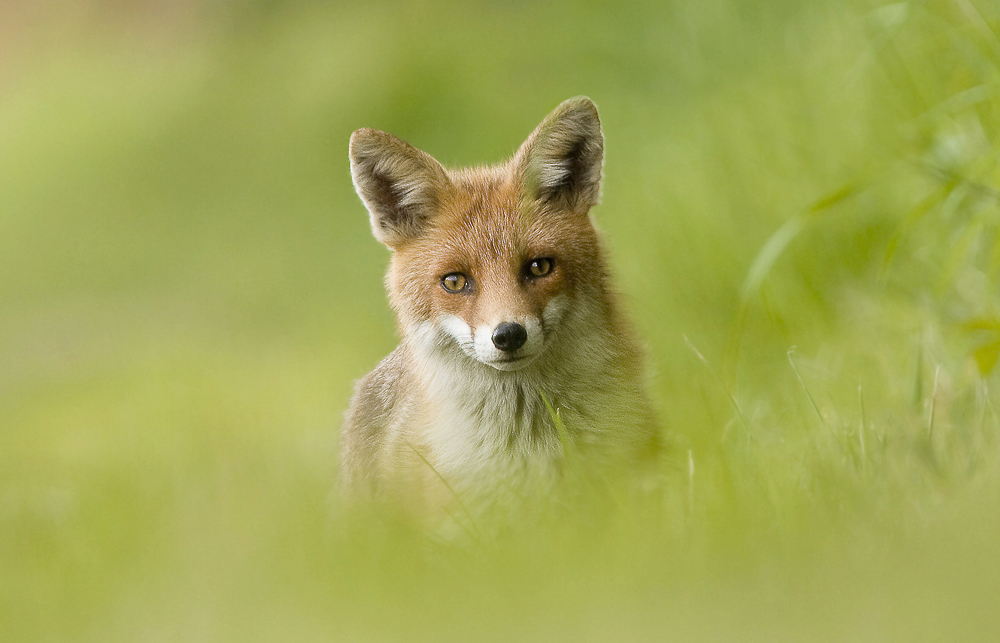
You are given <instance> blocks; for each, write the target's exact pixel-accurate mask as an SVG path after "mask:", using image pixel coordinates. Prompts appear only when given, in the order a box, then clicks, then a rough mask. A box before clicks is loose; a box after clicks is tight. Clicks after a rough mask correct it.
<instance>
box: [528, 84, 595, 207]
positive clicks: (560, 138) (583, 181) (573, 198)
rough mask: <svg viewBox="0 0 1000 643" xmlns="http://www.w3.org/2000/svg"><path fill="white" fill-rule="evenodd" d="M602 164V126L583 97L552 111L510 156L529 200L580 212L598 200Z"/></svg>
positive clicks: (591, 105)
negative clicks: (558, 205) (560, 204)
mask: <svg viewBox="0 0 1000 643" xmlns="http://www.w3.org/2000/svg"><path fill="white" fill-rule="evenodd" d="M603 162H604V135H603V134H602V133H601V121H600V118H599V117H598V115H597V106H596V105H594V103H593V101H591V100H590V99H589V98H587V97H586V96H578V97H576V98H571V99H569V100H567V101H565V102H563V103H562V104H560V105H559V106H558V107H556V108H555V109H554V110H553V111H552V113H550V114H549V115H548V116H546V117H545V120H543V121H542V122H541V124H540V125H539V126H538V127H537V128H536V129H535V131H534V132H532V133H531V136H529V137H528V140H526V141H525V142H524V144H523V145H522V146H521V148H520V149H519V150H518V151H517V154H516V155H515V156H514V163H515V165H516V167H517V168H518V169H519V171H520V172H521V173H522V179H523V181H524V185H525V189H526V191H527V193H528V194H527V196H528V197H529V198H532V199H535V200H538V201H543V202H557V201H558V202H561V203H562V204H563V205H564V206H566V207H569V208H570V209H572V210H575V211H584V212H586V211H587V210H589V209H590V207H591V206H593V205H596V204H597V203H598V201H599V200H600V194H601V168H602V166H603Z"/></svg>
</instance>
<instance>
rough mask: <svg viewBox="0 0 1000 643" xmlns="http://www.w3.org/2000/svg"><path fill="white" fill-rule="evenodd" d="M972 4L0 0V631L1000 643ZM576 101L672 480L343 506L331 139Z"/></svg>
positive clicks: (124, 636)
mask: <svg viewBox="0 0 1000 643" xmlns="http://www.w3.org/2000/svg"><path fill="white" fill-rule="evenodd" d="M998 34H1000V12H998V10H997V8H996V6H995V5H994V4H993V3H990V2H986V1H985V0H954V1H952V0H926V1H924V2H916V1H913V2H900V3H893V4H887V5H879V4H876V3H872V2H863V1H861V0H857V1H853V2H848V3H843V2H812V3H802V2H792V1H790V0H788V1H784V2H782V1H771V2H763V1H761V2H737V1H736V0H710V1H708V2H701V3H683V2H680V1H672V2H660V3H643V2H635V3H617V4H616V5H614V6H605V5H604V4H602V3H596V2H595V3H568V2H555V3H546V4H540V3H537V4H536V3H517V2H515V3H508V4H506V5H487V4H482V3H448V2H435V1H428V2H416V3H393V2H370V3H364V4H348V3H338V4H322V3H308V2H275V1H272V2H249V1H246V2H215V3H213V2H204V3H197V2H185V3H173V4H170V3H157V2H149V3H143V4H141V5H135V6H126V5H121V4H115V3H102V2H89V3H88V2H82V1H81V2H61V3H51V4H48V5H40V4H32V3H28V2H14V3H8V5H7V6H6V8H4V9H2V10H0V42H2V44H0V63H2V64H0V69H2V71H0V638H3V639H4V640H10V641H22V640H23V641H35V640H39V641H43V640H51V641H63V640H73V641H89V640H93V641H98V640H99V641H109V640H122V641H125V640H127V641H137V640H152V641H155V640H185V641H192V640H195V641H196V640H213V641H214V640H274V639H283V640H361V641H367V640H379V639H383V638H384V639H388V640H394V639H400V638H405V639H421V638H425V639H430V640H469V639H484V640H508V639H513V638H518V639H524V638H530V639H537V640H609V639H616V640H652V639H668V640H669V639H677V640H734V639H738V640H768V641H774V640H803V639H807V640H845V639H850V640H908V641H909V640H931V639H933V640H941V639H949V640H984V641H985V640H995V639H996V636H997V634H998V631H1000V622H998V620H997V618H996V616H995V615H994V614H993V612H994V611H995V610H994V609H993V606H994V605H995V603H996V601H997V599H998V598H1000V592H998V590H1000V587H998V581H997V578H1000V573H998V572H1000V546H998V545H997V544H996V538H995V534H996V533H997V528H998V526H1000V525H998V524H997V523H998V512H997V507H998V506H1000V505H998V500H1000V498H998V495H1000V458H998V455H1000V453H998V448H1000V442H998V439H997V437H998V435H997V434H998V427H1000V417H998V415H997V406H998V405H997V402H995V401H994V399H993V398H994V397H995V392H994V391H995V389H996V377H997V375H996V372H995V368H994V367H995V362H996V355H997V353H998V352H1000V332H998V330H997V329H998V328H1000V301H998V294H1000V291H998V285H1000V284H998V281H1000V279H998V278H1000V274H998V273H1000V250H998V248H1000V244H998V234H1000V225H998V224H1000V220H998V214H1000V208H998V197H1000V171H998V153H1000V143H998V140H1000V109H998V108H1000V35H998ZM578 94H587V95H589V96H591V97H592V98H593V99H594V100H595V101H596V102H597V103H598V105H599V106H600V108H601V113H602V118H603V121H604V127H605V134H606V136H607V165H606V171H605V186H604V203H603V205H602V206H600V207H599V208H598V209H597V210H596V212H595V215H596V217H597V219H598V221H599V223H600V225H601V227H602V228H603V229H604V230H605V231H606V233H607V237H608V246H609V252H610V254H611V260H612V263H613V265H614V267H615V271H616V274H617V277H618V283H619V286H620V288H621V290H622V291H623V292H624V293H625V296H626V303H627V305H628V307H629V309H630V310H631V311H632V312H633V314H634V316H635V318H636V321H637V323H638V324H639V326H640V328H641V330H642V331H643V335H644V337H645V338H646V340H647V341H648V344H649V348H650V358H651V362H652V366H653V367H654V370H655V394H656V398H657V403H658V405H659V406H660V407H661V409H662V414H663V416H664V425H665V431H666V434H667V436H668V439H669V440H670V441H671V444H672V449H673V457H672V459H671V464H670V467H669V470H667V471H665V475H666V477H667V478H668V483H669V484H668V485H667V489H666V490H665V491H664V493H663V495H662V497H658V498H657V499H656V502H655V504H654V506H649V505H638V506H632V505H625V506H620V507H606V506H604V505H596V506H593V507H589V508H588V507H585V508H580V511H579V513H578V514H577V515H574V516H571V517H569V518H566V519H564V520H562V521H551V522H547V523H544V524H540V525H535V524H530V525H524V526H523V527H522V528H521V529H518V530H517V531H516V532H515V533H512V534H510V535H509V536H508V537H507V538H505V539H502V540H501V541H500V542H498V543H493V544H490V545H442V544H441V543H438V542H437V541H435V540H434V539H433V538H430V537H428V536H426V535H424V534H421V533H419V532H418V531H416V530H414V528H413V527H412V526H408V525H406V524H398V525H382V526H380V527H379V528H372V529H368V530H361V532H360V533H354V532H351V531H346V532H345V531H344V530H343V526H342V524H341V521H340V519H339V518H338V514H337V512H336V510H335V506H334V504H331V501H330V498H329V496H330V491H331V489H332V485H333V481H334V479H335V477H336V452H337V445H336V442H337V429H338V426H339V422H340V416H341V414H342V412H343V409H344V408H345V406H346V403H347V400H348V398H349V393H350V388H351V383H352V381H353V380H354V379H356V378H357V377H359V376H361V375H363V374H364V373H365V372H367V370H368V369H370V368H371V367H372V366H373V365H374V364H375V363H376V362H377V361H378V359H380V358H381V357H382V356H383V355H385V354H386V353H387V352H388V351H389V350H391V348H392V346H393V345H394V342H395V339H394V336H393V319H392V315H391V313H390V311H389V309H388V306H387V305H386V303H385V297H384V292H383V289H382V285H381V279H382V272H383V270H384V267H385V262H386V253H385V252H384V251H383V250H382V249H381V248H380V247H379V246H378V244H377V243H376V242H375V241H374V240H373V239H372V238H371V236H370V232H369V230H368V224H367V218H366V215H365V213H364V211H363V209H362V207H361V206H360V204H359V203H358V201H357V199H356V197H355V196H354V195H353V192H352V189H351V185H350V180H349V176H348V171H347V163H346V143H347V139H348V136H349V134H350V132H351V131H352V130H353V129H355V128H357V127H361V126H371V127H378V128H382V129H386V130H389V131H393V132H395V133H396V134H398V135H400V136H403V137H404V138H406V139H407V140H408V141H409V142H411V143H413V144H414V145H417V146H419V147H421V148H423V149H425V150H427V151H429V152H430V153H432V154H434V155H435V156H436V157H437V158H439V159H441V160H442V161H443V162H445V163H448V164H452V165H465V164H471V163H480V162H486V161H490V160H497V159H499V158H502V157H503V156H504V155H506V154H509V153H510V152H512V151H513V150H514V149H515V148H516V146H517V145H518V143H519V142H520V141H521V140H523V138H524V137H525V136H526V135H527V134H528V133H529V132H530V131H531V129H532V128H533V127H534V125H535V124H537V122H538V121H539V120H540V119H541V118H542V116H544V115H545V114H546V113H547V112H548V110H549V109H551V108H552V107H553V106H554V105H556V104H557V103H558V102H559V101H561V100H562V99H564V98H566V97H569V96H573V95H578ZM692 347H693V349H694V350H692ZM696 351H697V352H696ZM699 354H700V355H701V356H703V358H704V359H703V360H702V359H700V358H699ZM736 407H738V409H739V413H741V414H742V415H743V417H744V419H743V420H741V419H740V418H739V413H737V412H736Z"/></svg>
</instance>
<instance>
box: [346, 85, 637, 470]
mask: <svg viewBox="0 0 1000 643" xmlns="http://www.w3.org/2000/svg"><path fill="white" fill-rule="evenodd" d="M603 157H604V138H603V135H602V133H601V127H600V120H599V119H598V115H597V109H596V107H595V106H594V104H593V103H592V102H591V101H590V100H589V99H587V98H576V99H571V100H568V101H566V102H564V103H563V104H561V105H560V106H559V107H557V108H556V109H555V110H554V111H553V112H552V113H551V114H549V116H547V117H546V118H545V120H543V121H542V123H541V124H540V125H539V126H538V127H537V128H536V129H535V131H534V132H533V133H532V134H531V135H530V136H529V137H528V139H527V140H526V141H525V142H524V144H523V145H521V147H520V148H519V149H518V151H517V152H516V153H515V154H514V156H513V158H511V159H510V160H509V161H507V162H506V163H503V164H500V165H497V166H491V167H483V168H474V169H466V170H457V171H448V170H445V169H444V168H443V167H442V166H441V165H440V164H439V163H438V162H437V161H436V160H434V158H432V157H431V156H429V155H428V154H426V153H424V152H422V151H420V150H418V149H416V148H414V147H411V146H410V145H408V144H407V143H405V142H403V141H401V140H400V139H398V138H396V137H394V136H392V135H391V134H387V133H385V132H380V131H377V130H371V129H361V130H358V131H356V132H355V133H354V134H353V136H352V137H351V144H350V160H351V174H352V177H353V180H354V185H355V188H356V190H357V192H358V195H359V196H360V198H361V200H362V201H363V202H364V204H365V206H366V208H367V209H368V212H369V214H370V221H371V227H372V232H373V234H374V235H375V237H376V238H377V239H378V240H379V241H381V242H382V243H383V244H385V245H386V246H388V247H389V249H390V250H392V259H391V262H390V267H389V272H388V275H387V278H386V285H387V288H388V291H389V297H390V301H391V303H392V306H393V308H394V309H395V311H396V313H397V317H398V324H399V331H400V335H401V337H402V341H401V343H400V346H399V348H397V350H396V351H395V352H394V353H393V354H392V355H390V356H389V357H388V358H386V360H385V361H383V362H382V364H380V365H379V367H378V368H377V369H376V370H375V371H373V372H372V373H371V374H369V376H368V377H367V378H365V379H364V380H363V381H362V382H361V383H360V384H359V386H358V389H357V391H356V393H355V397H354V399H353V400H352V404H351V408H350V410H349V411H348V417H347V421H346V422H345V426H344V430H343V432H342V474H343V476H344V478H345V484H347V485H348V486H349V487H350V486H357V482H358V481H359V480H366V481H367V482H368V483H369V484H370V485H372V486H374V487H378V486H379V485H380V483H382V482H385V481H386V480H388V479H393V478H397V479H398V478H400V477H401V476H400V475H399V474H402V473H404V472H405V471H409V473H410V474H412V473H413V471H412V470H413V469H414V465H413V462H414V459H413V457H412V453H409V452H410V451H417V452H419V454H420V457H419V458H418V459H417V460H419V461H418V462H417V464H416V465H415V468H416V469H420V468H421V467H424V465H427V466H426V467H425V468H433V469H434V474H435V475H436V476H438V477H441V476H442V475H452V476H454V477H457V478H462V479H463V480H464V481H465V482H466V486H471V487H476V488H479V489H482V488H488V487H489V486H490V484H489V483H488V482H484V481H483V480H482V477H481V476H479V475H478V474H477V472H479V473H483V472H486V471H491V472H492V473H490V474H489V475H488V476H487V477H489V476H498V475H500V474H498V473H497V472H496V466H500V468H501V469H504V470H506V471H509V470H511V469H512V468H513V469H517V470H521V469H523V468H524V466H526V465H525V463H526V462H529V461H538V460H539V458H540V461H544V462H550V463H552V462H554V461H556V460H558V454H557V453H556V449H557V446H558V444H559V441H558V439H557V436H556V435H555V434H554V429H553V428H552V427H551V426H549V425H548V424H547V423H548V422H549V420H548V419H547V418H548V414H547V412H546V410H545V407H546V405H547V404H548V402H547V401H546V402H545V403H544V404H543V400H551V402H552V404H554V405H556V406H557V407H559V408H564V409H566V410H567V413H568V414H569V415H573V413H575V414H576V415H575V416H574V417H571V418H570V419H571V421H575V422H577V424H578V426H577V429H578V436H577V439H578V441H580V442H581V443H594V444H600V443H606V444H607V445H613V446H615V447H620V446H622V445H632V446H637V445H639V444H648V443H649V442H650V440H651V437H652V428H651V427H652V424H651V415H650V413H649V409H648V406H647V404H646V401H645V395H644V393H643V391H642V385H641V382H640V381H639V380H640V379H641V378H640V370H641V369H640V368H639V365H638V362H639V352H638V350H637V349H636V348H635V346H634V344H633V343H632V340H631V331H630V330H629V328H628V325H627V324H626V323H625V321H624V320H623V318H622V317H621V315H620V314H619V312H618V311H617V307H616V305H615V302H614V297H613V295H612V293H611V292H610V290H609V288H608V284H607V275H606V271H605V268H604V262H603V259H602V257H601V248H600V243H599V240H598V236H597V233H596V231H595V230H594V227H593V225H592V223H591V221H590V217H589V211H590V208H591V207H592V206H594V205H595V204H596V203H597V202H598V199H599V195H600V184H601V171H602V163H603ZM456 396H459V398H458V399H460V401H461V403H459V402H458V401H456ZM456 404H457V406H456ZM601 412H603V413H605V414H615V413H617V414H618V415H619V416H620V417H604V418H602V417H599V416H600V414H601ZM421 461H422V462H423V464H420V462H421ZM498 463H506V464H502V465H501V464H498ZM542 468H545V467H544V466H543V467H542ZM402 477H403V478H405V477H406V475H402ZM417 478H418V479H420V476H419V475H417ZM407 479H410V478H407ZM472 480H477V481H478V482H476V483H473V482H471V481H472ZM452 482H454V486H455V487H456V488H460V487H462V484H461V481H457V480H452ZM500 482H501V481H498V483H500ZM507 482H509V481H507ZM410 484H412V485H413V486H414V487H415V488H422V487H426V486H427V481H426V479H423V482H420V483H416V482H413V480H412V479H410ZM449 486H453V485H449Z"/></svg>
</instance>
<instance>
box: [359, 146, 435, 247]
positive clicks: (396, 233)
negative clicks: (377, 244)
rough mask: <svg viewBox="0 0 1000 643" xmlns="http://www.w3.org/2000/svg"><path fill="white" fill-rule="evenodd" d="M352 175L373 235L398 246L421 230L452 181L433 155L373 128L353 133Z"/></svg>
mask: <svg viewBox="0 0 1000 643" xmlns="http://www.w3.org/2000/svg"><path fill="white" fill-rule="evenodd" d="M350 157H351V178H352V179H353V180H354V189H355V190H357V192H358V196H359V197H361V201H362V202H364V204H365V207H366V208H368V212H369V214H370V215H371V223H372V232H373V233H374V234H375V238H376V239H378V240H379V241H381V242H382V243H384V244H385V245H387V246H389V247H390V248H396V247H398V246H399V245H401V244H403V243H405V242H406V241H408V240H410V239H413V238H415V237H417V236H419V235H420V233H421V232H422V231H423V228H424V226H425V225H426V223H427V221H428V220H429V219H430V218H431V217H432V216H433V214H434V211H435V209H436V208H437V206H438V203H439V199H440V195H441V193H442V192H443V191H444V190H445V189H446V187H447V186H448V184H449V181H448V175H447V174H446V173H445V171H444V168H443V167H441V164H440V163H438V162H437V161H436V160H434V158H433V157H431V156H430V155H429V154H426V153H424V152H421V151H420V150H418V149H416V148H415V147H412V146H410V145H409V144H407V143H406V142H404V141H402V140H400V139H398V138H396V137H395V136H393V135H392V134H387V133H386V132H380V131H378V130H373V129H368V128H364V129H359V130H357V131H356V132H354V134H352V135H351V147H350Z"/></svg>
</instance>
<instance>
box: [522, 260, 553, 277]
mask: <svg viewBox="0 0 1000 643" xmlns="http://www.w3.org/2000/svg"><path fill="white" fill-rule="evenodd" d="M554 263H555V261H554V260H552V259H548V258H546V257H541V258H539V259H532V260H531V261H529V262H528V274H529V275H530V276H532V277H544V276H545V275H547V274H549V273H550V272H552V264H554Z"/></svg>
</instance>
